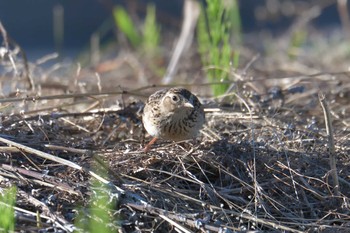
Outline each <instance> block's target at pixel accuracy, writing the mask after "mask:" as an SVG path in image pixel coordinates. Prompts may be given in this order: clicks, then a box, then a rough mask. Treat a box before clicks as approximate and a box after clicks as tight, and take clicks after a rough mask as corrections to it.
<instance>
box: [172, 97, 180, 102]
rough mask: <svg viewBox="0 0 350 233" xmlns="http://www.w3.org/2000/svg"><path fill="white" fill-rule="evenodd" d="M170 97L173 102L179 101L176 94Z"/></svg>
mask: <svg viewBox="0 0 350 233" xmlns="http://www.w3.org/2000/svg"><path fill="white" fill-rule="evenodd" d="M171 99H172V100H173V101H174V102H177V101H179V97H177V96H176V95H173V97H171Z"/></svg>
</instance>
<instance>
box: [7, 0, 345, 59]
mask: <svg viewBox="0 0 350 233" xmlns="http://www.w3.org/2000/svg"><path fill="white" fill-rule="evenodd" d="M150 2H151V3H154V4H155V6H156V9H157V22H158V23H160V24H161V25H162V30H173V31H179V30H180V27H181V22H182V15H183V13H182V12H183V10H182V9H183V4H184V2H183V1H182V0H167V1H163V0H153V1H151V0H147V1H145V0H142V1H141V0H140V1H137V0H124V1H123V0H74V1H71V0H60V1H58V0H52V1H47V0H35V1H30V0H2V1H0V20H1V22H2V23H3V25H4V27H5V28H6V30H7V32H8V33H9V35H11V37H12V38H13V39H14V40H15V41H17V43H18V44H19V45H21V46H22V48H23V49H24V50H25V51H26V53H27V56H28V57H29V58H30V59H31V58H32V59H37V58H39V57H41V56H44V55H46V54H47V53H52V52H55V51H58V50H61V51H60V52H61V53H62V55H64V56H68V57H75V56H77V55H78V54H79V52H82V51H83V50H84V49H87V48H88V47H89V44H90V39H91V35H92V34H93V33H96V32H99V31H104V33H105V36H104V38H103V39H104V40H113V39H115V37H114V36H115V34H113V30H112V28H113V27H114V26H113V17H112V11H113V7H114V6H116V5H122V6H124V7H126V9H127V10H128V12H130V13H131V15H132V17H139V19H142V18H143V17H144V16H145V13H146V6H147V4H148V3H150ZM311 8H317V9H315V10H319V11H320V14H319V15H318V16H317V17H315V18H314V19H312V21H311V22H310V23H311V24H312V25H314V26H315V27H317V28H319V29H322V30H328V29H330V28H334V27H338V28H339V27H341V23H340V17H339V12H338V7H337V1H335V0H333V1H330V0H259V1H257V0H241V1H239V10H240V14H241V22H242V30H243V33H252V32H258V31H267V32H269V33H272V34H281V33H283V32H285V31H286V30H288V29H289V28H290V26H291V25H292V24H293V23H295V20H297V19H298V17H299V16H300V15H301V14H303V13H304V12H306V11H308V10H310V9H311ZM55 18H56V19H55ZM55 21H56V22H55ZM55 24H56V26H54V25H55ZM61 24H63V25H61ZM55 30H56V32H55ZM55 33H56V34H55ZM60 33H62V34H60ZM61 37H62V38H61Z"/></svg>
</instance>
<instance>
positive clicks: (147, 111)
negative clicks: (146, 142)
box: [142, 88, 205, 141]
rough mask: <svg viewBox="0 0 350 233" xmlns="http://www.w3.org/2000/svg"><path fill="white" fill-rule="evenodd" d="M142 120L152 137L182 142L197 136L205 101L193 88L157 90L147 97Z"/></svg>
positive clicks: (201, 124)
mask: <svg viewBox="0 0 350 233" xmlns="http://www.w3.org/2000/svg"><path fill="white" fill-rule="evenodd" d="M142 121H143V125H144V127H145V129H146V130H147V132H148V133H149V134H150V135H151V136H153V137H155V138H163V139H168V140H173V141H180V140H185V139H191V138H195V137H196V136H197V134H198V132H199V130H200V129H201V128H202V126H203V124H204V122H205V115H204V110H203V106H202V104H201V103H200V101H199V100H198V98H197V97H196V96H195V95H193V94H192V93H191V92H190V91H188V90H186V89H184V88H171V89H163V90H160V91H157V92H155V93H154V94H152V95H151V96H150V97H149V98H148V100H147V102H146V105H145V108H144V110H143V115H142Z"/></svg>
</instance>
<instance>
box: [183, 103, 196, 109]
mask: <svg viewBox="0 0 350 233" xmlns="http://www.w3.org/2000/svg"><path fill="white" fill-rule="evenodd" d="M184 106H185V107H187V108H194V106H193V104H191V103H190V102H186V103H185V104H184Z"/></svg>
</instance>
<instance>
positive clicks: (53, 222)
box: [0, 50, 350, 232]
mask: <svg viewBox="0 0 350 233" xmlns="http://www.w3.org/2000/svg"><path fill="white" fill-rule="evenodd" d="M8 52H9V53H8V54H7V56H12V54H11V52H12V50H9V51H8ZM13 56H15V55H13ZM6 61H7V60H6V59H4V60H2V63H1V65H2V67H3V70H2V74H1V75H2V83H1V84H2V86H3V90H2V92H3V97H2V98H1V99H0V102H1V104H2V110H1V130H2V132H1V135H0V142H1V147H0V155H1V156H0V160H1V167H0V187H1V189H3V188H6V187H9V186H11V185H16V186H17V187H18V193H17V203H16V207H15V210H16V230H18V231H20V230H29V231H38V230H47V231H49V230H56V231H58V232H63V231H65V232H72V231H73V230H74V229H75V228H74V226H73V223H74V220H75V219H76V211H77V209H78V208H80V207H87V206H88V204H89V200H90V197H91V196H92V195H93V193H94V190H93V188H91V185H90V183H91V179H95V180H97V181H98V182H100V183H101V184H105V185H107V187H108V188H107V189H104V190H103V192H106V193H107V194H108V195H109V196H110V198H111V199H117V200H118V203H117V206H115V208H112V209H109V210H106V211H109V213H111V215H114V216H115V215H117V216H118V218H117V220H115V221H114V222H113V223H112V224H113V225H114V226H115V228H116V229H120V230H121V231H123V232H137V231H145V232H146V231H155V232H170V231H178V232H205V231H210V232H245V231H248V230H256V231H270V232H280V231H286V232H305V231H306V232H335V231H338V232H346V231H348V229H349V228H350V225H349V222H350V221H349V220H350V218H349V197H350V196H349V193H350V182H349V177H350V173H349V171H350V169H349V166H350V164H349V149H350V145H349V118H348V113H347V112H348V111H349V98H350V97H349V88H350V82H349V73H348V72H337V73H325V72H319V73H313V74H310V72H309V70H307V71H305V72H303V70H301V71H300V69H298V70H299V71H300V73H299V74H295V73H292V74H291V73H287V74H288V75H286V76H284V77H283V75H280V74H278V75H277V74H275V73H272V72H270V73H269V72H268V73H267V75H266V76H267V77H264V78H255V77H259V76H261V75H262V71H261V70H259V69H255V68H252V69H251V70H250V73H249V74H247V73H238V72H235V73H232V75H235V76H236V80H238V81H236V82H235V83H234V84H235V85H233V86H232V88H231V92H229V93H227V95H226V96H224V97H220V99H215V98H211V97H210V96H208V95H204V94H202V95H201V97H202V101H203V103H205V106H206V116H207V124H206V127H205V129H204V130H203V133H202V134H201V136H200V137H199V138H198V140H197V141H194V142H193V141H186V142H182V143H172V142H165V141H160V142H159V143H157V144H156V146H155V147H154V148H153V149H152V150H151V151H150V152H148V153H147V154H146V153H143V152H142V150H141V149H142V147H143V144H144V140H148V136H147V135H145V133H144V130H143V128H142V124H141V121H140V118H139V116H140V111H141V109H142V106H143V104H142V101H140V100H141V99H142V98H143V97H147V95H148V94H149V93H150V92H152V91H153V89H154V88H158V87H160V86H154V87H153V86H152V87H143V88H138V89H131V88H129V89H120V90H110V89H108V88H107V87H109V86H110V83H109V81H107V80H104V79H102V78H99V77H96V76H94V74H91V71H90V72H89V70H88V69H85V70H84V69H81V68H79V69H78V72H77V75H76V76H73V77H67V76H65V75H64V74H62V73H60V72H59V74H60V75H58V74H57V73H54V72H53V73H51V72H52V70H50V69H49V71H45V70H44V71H43V70H40V72H39V71H38V70H37V69H38V66H37V65H35V64H31V65H30V66H29V67H30V69H31V70H32V71H31V72H32V74H35V73H40V74H41V75H40V76H38V77H36V78H33V83H34V84H35V85H34V86H35V88H34V90H30V91H26V89H25V87H28V83H27V80H26V79H23V80H22V79H18V78H17V74H16V75H11V74H12V72H13V69H12V68H13V67H12V66H13V64H14V63H10V62H6ZM15 65H16V66H17V67H16V70H18V71H20V70H21V69H22V70H23V69H25V67H24V66H23V65H21V63H16V64H15ZM299 68H300V67H299ZM55 69H56V70H59V69H60V67H55ZM48 76H50V79H48V78H46V77H48ZM275 76H278V77H275ZM91 77H95V78H96V80H98V82H97V83H98V85H96V83H95V82H90V83H88V82H85V81H84V78H86V80H88V79H89V80H91V79H92V78H91ZM268 77H269V78H268ZM334 77H336V79H335V78H334ZM55 78H56V79H55ZM57 80H60V81H57ZM71 83H74V85H73V87H72V85H70V84H71ZM83 83H84V85H82V84H83ZM286 83H287V85H286ZM207 86H208V84H205V83H202V84H201V85H199V87H200V88H201V89H203V88H206V87H207ZM188 87H189V88H192V89H194V90H195V91H196V87H197V89H198V86H194V85H189V86H188ZM262 87H264V88H262ZM70 88H73V89H70ZM113 88H115V87H113ZM151 89H152V90H151ZM67 90H69V91H67ZM320 90H322V92H323V93H324V94H325V97H324V98H323V97H322V98H321V99H319V96H318V94H319V93H320ZM233 93H234V94H233ZM116 100H117V101H116ZM321 103H322V106H323V109H324V111H323V109H322V107H321ZM327 103H328V106H327ZM324 112H325V114H324ZM325 115H326V116H327V117H326V118H325ZM325 122H327V130H326V123H325ZM330 132H333V133H330ZM145 137H146V139H145ZM332 141H333V142H334V143H333V144H332ZM96 167H98V168H99V169H101V168H103V169H104V170H105V171H107V175H101V174H104V173H101V174H100V173H98V172H97V171H96V170H99V169H96Z"/></svg>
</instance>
